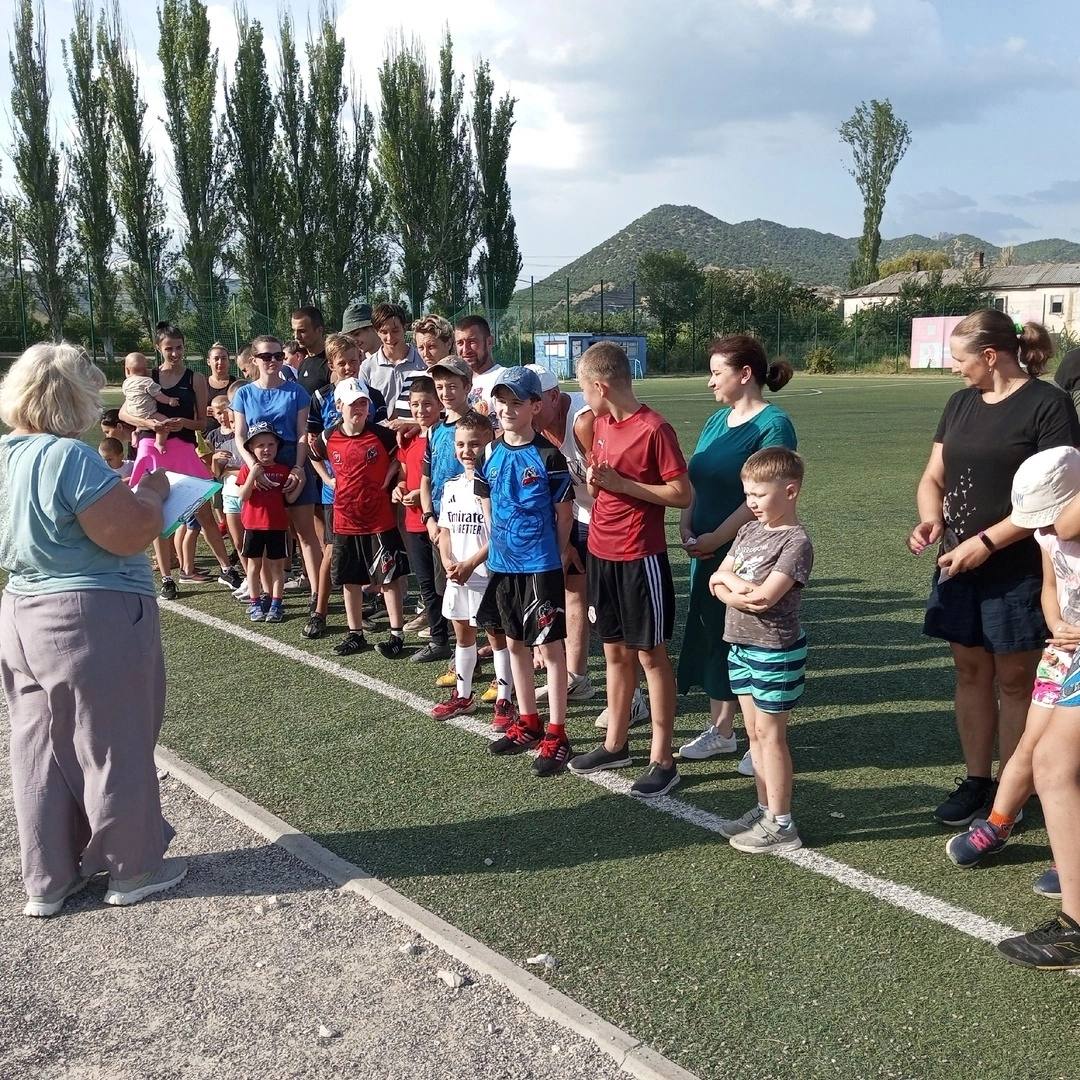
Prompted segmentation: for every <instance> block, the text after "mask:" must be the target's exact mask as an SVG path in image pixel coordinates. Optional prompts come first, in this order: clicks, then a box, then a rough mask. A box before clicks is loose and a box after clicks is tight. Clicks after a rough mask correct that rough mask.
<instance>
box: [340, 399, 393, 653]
mask: <svg viewBox="0 0 1080 1080" xmlns="http://www.w3.org/2000/svg"><path fill="white" fill-rule="evenodd" d="M334 401H335V402H336V403H337V405H338V408H339V409H340V410H341V421H340V422H339V423H337V424H335V425H334V426H333V427H332V428H331V429H330V431H329V432H328V433H327V436H326V459H327V461H329V462H330V467H331V468H332V469H333V470H334V551H333V555H332V556H331V563H330V580H331V582H332V584H333V587H334V588H335V589H342V590H343V591H344V594H345V614H346V616H347V618H348V620H349V632H348V634H346V635H345V637H344V639H343V640H342V641H340V642H339V643H338V644H337V645H335V646H334V652H336V653H337V654H338V656H351V655H352V654H353V653H358V652H361V651H362V650H363V649H366V648H367V647H368V643H367V640H366V639H365V638H364V631H363V629H362V627H363V625H364V586H365V585H374V586H376V587H377V588H379V589H380V590H381V591H382V594H383V599H384V600H385V601H386V612H387V614H388V615H389V616H390V639H389V640H388V641H380V642H379V644H378V646H377V648H378V650H379V652H380V653H381V654H382V655H383V656H385V657H386V658H387V659H397V658H398V657H400V656H401V655H402V654H403V653H404V651H405V633H404V630H403V629H402V626H403V624H404V618H403V614H402V607H403V599H404V598H403V596H402V592H403V590H402V585H403V584H404V581H403V580H402V579H403V578H404V577H405V575H407V574H408V572H409V560H408V558H407V557H406V555H405V547H404V545H403V544H402V542H401V534H400V533H399V532H398V528H397V514H396V513H395V511H394V505H393V503H392V502H391V501H390V492H391V490H392V489H393V487H394V485H395V484H396V483H397V480H398V477H399V476H400V473H401V468H400V466H399V464H398V461H397V438H396V436H395V435H394V432H393V431H391V430H390V429H389V428H387V427H383V426H381V425H379V424H371V423H369V422H368V409H369V406H370V404H371V399H370V396H369V392H368V388H367V384H366V383H364V382H363V381H362V380H361V379H342V380H341V382H339V383H338V384H337V386H336V387H335V388H334Z"/></svg>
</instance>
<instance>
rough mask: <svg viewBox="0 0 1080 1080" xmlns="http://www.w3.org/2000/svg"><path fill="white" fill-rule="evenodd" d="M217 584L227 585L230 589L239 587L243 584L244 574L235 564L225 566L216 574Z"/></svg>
mask: <svg viewBox="0 0 1080 1080" xmlns="http://www.w3.org/2000/svg"><path fill="white" fill-rule="evenodd" d="M218 584H219V585H228V586H229V588H230V589H239V588H240V586H241V585H243V584H244V575H243V574H241V573H240V571H239V570H237V569H236V567H235V566H227V567H226V568H225V569H224V570H222V571H221V573H220V574H218Z"/></svg>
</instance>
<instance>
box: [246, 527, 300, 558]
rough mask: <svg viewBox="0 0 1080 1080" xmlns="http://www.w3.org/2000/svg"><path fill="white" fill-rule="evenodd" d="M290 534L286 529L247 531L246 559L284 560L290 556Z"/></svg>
mask: <svg viewBox="0 0 1080 1080" xmlns="http://www.w3.org/2000/svg"><path fill="white" fill-rule="evenodd" d="M288 537H289V534H288V533H287V532H286V531H285V530H284V529H245V530H244V550H243V551H242V552H241V553H240V554H241V555H243V556H244V558H245V559H284V558H286V557H287V556H288V554H289V544H288Z"/></svg>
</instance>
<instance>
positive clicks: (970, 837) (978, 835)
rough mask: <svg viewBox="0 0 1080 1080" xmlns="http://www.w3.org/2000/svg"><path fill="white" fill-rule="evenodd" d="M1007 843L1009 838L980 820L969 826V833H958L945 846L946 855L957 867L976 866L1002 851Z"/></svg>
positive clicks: (988, 823) (987, 822)
mask: <svg viewBox="0 0 1080 1080" xmlns="http://www.w3.org/2000/svg"><path fill="white" fill-rule="evenodd" d="M1007 843H1008V837H1007V836H1002V835H1001V833H999V832H998V831H997V829H995V828H994V826H993V825H991V824H990V822H989V821H983V820H982V819H981V818H979V819H976V820H975V821H973V822H972V823H971V824H970V825H969V826H968V831H967V832H962V833H957V834H956V836H954V837H953V838H952V839H951V840H950V841H949V842H948V843H947V844H946V845H945V854H946V855H948V856H949V858H950V859H952V861H953V862H954V863H956V865H957V866H965V867H966V866H975V864H976V863H978V862H979V861H980V860H982V859H984V858H986V856H987V855H993V854H994V853H995V852H998V851H1000V850H1001V849H1002V848H1003V847H1004V846H1005V845H1006V844H1007Z"/></svg>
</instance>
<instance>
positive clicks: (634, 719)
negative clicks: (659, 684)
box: [596, 686, 652, 731]
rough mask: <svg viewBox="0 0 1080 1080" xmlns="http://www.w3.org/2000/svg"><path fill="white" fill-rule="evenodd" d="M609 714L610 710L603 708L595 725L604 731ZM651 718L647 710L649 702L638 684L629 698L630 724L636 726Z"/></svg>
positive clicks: (645, 722) (647, 721)
mask: <svg viewBox="0 0 1080 1080" xmlns="http://www.w3.org/2000/svg"><path fill="white" fill-rule="evenodd" d="M610 716H611V710H610V709H605V710H604V711H603V712H602V713H601V714H600V715H599V716H598V717H597V718H596V727H598V728H603V729H604V730H605V731H606V730H607V726H608V718H609V717H610ZM651 719H652V715H651V713H650V712H649V703H648V701H646V699H645V695H644V694H643V693H642V691H641V687H640V686H639V687H638V688H637V689H636V690H635V691H634V696H633V697H632V698H631V699H630V726H631V727H638V726H639V725H641V724H647V723H649V721H650V720H651Z"/></svg>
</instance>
